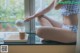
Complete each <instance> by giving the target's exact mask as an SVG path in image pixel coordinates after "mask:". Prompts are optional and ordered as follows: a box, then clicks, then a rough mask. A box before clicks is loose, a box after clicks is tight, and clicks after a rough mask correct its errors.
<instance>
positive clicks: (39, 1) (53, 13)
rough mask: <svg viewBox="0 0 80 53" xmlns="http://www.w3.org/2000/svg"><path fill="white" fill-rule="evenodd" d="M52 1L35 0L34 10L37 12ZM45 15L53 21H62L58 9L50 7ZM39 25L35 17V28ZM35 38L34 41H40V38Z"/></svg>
mask: <svg viewBox="0 0 80 53" xmlns="http://www.w3.org/2000/svg"><path fill="white" fill-rule="evenodd" d="M52 1H53V0H35V12H39V11H41V10H42V9H44V8H46V7H48V6H49V5H50V4H51V2H52ZM45 15H46V16H48V17H49V18H51V19H54V20H55V21H58V22H60V23H62V22H63V20H62V19H63V18H62V15H61V12H60V10H55V9H52V10H51V11H50V12H48V13H47V14H45ZM57 15H58V16H57ZM39 26H40V24H39V22H38V20H37V19H35V28H38V27H39ZM36 37H37V36H36ZM35 40H36V43H40V40H41V38H39V37H37V38H36V39H35Z"/></svg>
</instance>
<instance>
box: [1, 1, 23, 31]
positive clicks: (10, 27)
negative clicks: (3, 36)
mask: <svg viewBox="0 0 80 53" xmlns="http://www.w3.org/2000/svg"><path fill="white" fill-rule="evenodd" d="M18 19H24V0H0V29H1V30H0V31H17V30H16V28H15V21H16V20H18Z"/></svg>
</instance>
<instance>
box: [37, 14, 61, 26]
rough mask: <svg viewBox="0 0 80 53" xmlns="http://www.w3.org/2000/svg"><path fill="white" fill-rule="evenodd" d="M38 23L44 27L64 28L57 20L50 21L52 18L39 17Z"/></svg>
mask: <svg viewBox="0 0 80 53" xmlns="http://www.w3.org/2000/svg"><path fill="white" fill-rule="evenodd" d="M38 21H39V22H40V24H41V25H42V26H53V27H59V28H61V27H62V24H61V23H58V22H56V21H55V20H52V19H50V18H48V17H47V16H44V15H42V16H39V17H38Z"/></svg>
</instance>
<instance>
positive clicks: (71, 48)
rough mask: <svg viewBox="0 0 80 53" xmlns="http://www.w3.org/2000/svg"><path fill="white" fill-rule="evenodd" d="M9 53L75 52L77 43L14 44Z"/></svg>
mask: <svg viewBox="0 0 80 53" xmlns="http://www.w3.org/2000/svg"><path fill="white" fill-rule="evenodd" d="M8 53H75V45H53V46H51V45H41V46H40V45H33V46H31V45H23V46H22V45H13V46H9V52H8Z"/></svg>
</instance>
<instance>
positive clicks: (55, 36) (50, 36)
mask: <svg viewBox="0 0 80 53" xmlns="http://www.w3.org/2000/svg"><path fill="white" fill-rule="evenodd" d="M37 35H38V36H39V37H41V38H43V39H44V40H53V41H59V42H63V43H71V42H75V41H76V33H74V32H72V31H68V30H64V29H62V28H57V27H41V28H39V29H38V30H37Z"/></svg>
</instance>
